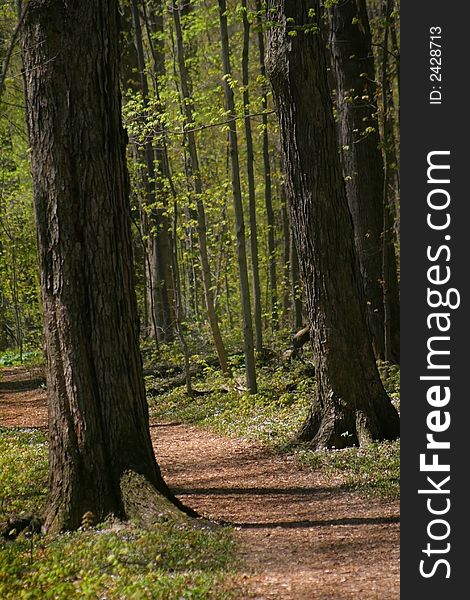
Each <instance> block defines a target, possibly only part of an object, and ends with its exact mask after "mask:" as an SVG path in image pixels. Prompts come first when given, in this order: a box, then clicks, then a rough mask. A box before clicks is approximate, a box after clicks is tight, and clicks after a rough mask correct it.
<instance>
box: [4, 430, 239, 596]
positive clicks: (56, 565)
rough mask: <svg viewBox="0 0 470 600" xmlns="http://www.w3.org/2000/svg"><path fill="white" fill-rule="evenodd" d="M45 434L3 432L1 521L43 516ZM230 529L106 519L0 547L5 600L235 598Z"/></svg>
mask: <svg viewBox="0 0 470 600" xmlns="http://www.w3.org/2000/svg"><path fill="white" fill-rule="evenodd" d="M46 488H47V444H46V437H45V434H44V433H43V432H42V431H37V430H14V429H1V430H0V494H1V495H0V503H1V518H0V520H1V521H4V520H5V519H6V517H7V516H8V515H10V514H11V513H37V512H38V511H39V509H40V507H41V505H42V503H43V502H44V498H45V494H46V491H47V489H46ZM233 550H234V548H233V541H232V535H231V531H230V529H228V528H221V527H218V528H214V527H208V526H200V525H194V524H193V523H191V522H190V521H189V522H184V523H176V522H173V521H171V520H168V519H167V520H162V522H160V523H158V524H156V525H155V526H154V527H153V528H151V529H140V528H138V527H136V526H135V525H133V524H123V523H118V522H107V523H104V524H101V525H100V526H99V527H97V528H95V529H86V530H81V531H78V532H75V533H70V534H64V535H59V536H56V537H54V538H44V537H43V536H38V535H35V536H34V537H33V538H30V539H26V538H25V537H24V535H23V534H21V535H20V536H19V538H18V539H17V540H16V541H14V542H11V541H8V542H7V541H1V542H0V598H2V599H5V600H22V599H38V600H43V599H45V598H61V599H62V598H63V599H65V598H67V600H68V599H69V598H70V599H73V598H77V599H78V598H114V599H116V600H118V599H119V600H121V599H123V598H126V600H127V599H129V600H131V599H135V600H137V599H138V600H140V599H141V598H142V599H143V598H168V599H175V600H176V599H178V600H179V599H180V598H188V599H189V598H192V599H202V598H216V599H217V600H218V599H224V598H230V597H232V592H231V590H230V569H231V568H232V564H233Z"/></svg>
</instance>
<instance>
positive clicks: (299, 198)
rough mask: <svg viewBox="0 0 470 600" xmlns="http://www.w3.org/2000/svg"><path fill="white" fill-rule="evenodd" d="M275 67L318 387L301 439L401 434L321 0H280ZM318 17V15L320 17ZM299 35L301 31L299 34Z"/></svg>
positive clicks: (272, 35)
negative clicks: (342, 145)
mask: <svg viewBox="0 0 470 600" xmlns="http://www.w3.org/2000/svg"><path fill="white" fill-rule="evenodd" d="M268 10H269V14H270V18H271V19H272V20H273V21H274V26H273V27H272V28H271V30H270V32H269V37H268V40H269V52H268V62H267V66H268V71H269V74H270V78H271V82H272V86H273V90H274V95H275V99H276V105H277V111H278V116H279V121H280V127H281V141H282V149H283V155H284V161H285V169H286V191H287V194H288V197H289V201H290V207H291V218H292V223H293V228H294V233H295V241H296V245H297V250H298V254H299V261H300V266H301V272H302V276H303V281H304V290H305V295H306V300H307V311H308V316H309V320H310V326H311V339H312V343H313V350H314V356H315V363H316V365H315V367H316V373H317V375H316V378H317V390H316V395H315V397H314V398H313V402H312V408H311V411H310V414H309V416H308V419H307V421H306V422H305V424H304V426H303V428H302V430H301V431H300V433H299V439H301V440H309V441H311V444H312V446H313V447H314V448H324V447H336V448H341V447H345V446H349V445H353V444H364V443H366V442H368V441H370V440H380V439H392V438H395V437H397V436H398V433H399V418H398V413H397V411H396V410H395V408H394V407H393V405H392V404H391V402H390V400H389V398H388V396H387V394H386V392H385V390H384V388H383V386H382V383H381V381H380V377H379V374H378V371H377V367H376V364H375V359H374V355H373V352H372V345H371V342H370V337H369V333H368V328H367V321H366V312H365V299H364V291H363V286H362V281H361V275H360V270H359V263H358V259H357V256H356V252H355V247H354V235H353V226H352V221H351V215H350V213H349V210H348V204H347V199H346V190H345V186H344V181H343V177H342V173H341V164H340V158H339V153H338V144H337V137H336V136H337V132H336V128H335V122H334V118H333V111H332V104H331V98H330V94H329V89H328V82H327V70H326V52H325V48H324V45H323V40H322V36H321V35H319V33H318V21H317V19H319V15H320V6H319V2H318V0H307V1H305V0H270V1H269V2H268ZM312 15H314V16H312ZM290 34H292V35H290Z"/></svg>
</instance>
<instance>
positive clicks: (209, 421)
mask: <svg viewBox="0 0 470 600" xmlns="http://www.w3.org/2000/svg"><path fill="white" fill-rule="evenodd" d="M309 358H310V357H309V354H308V353H306V356H305V358H304V362H299V361H295V362H292V363H289V364H277V365H276V366H264V367H260V368H258V388H259V391H258V393H257V394H254V395H251V394H248V393H247V392H246V391H243V389H242V382H243V371H242V370H241V369H240V367H241V365H240V364H235V378H234V381H229V380H226V379H224V378H223V377H222V376H221V374H220V372H219V371H218V370H216V369H214V368H210V367H207V368H206V369H205V370H204V372H203V373H202V375H201V376H200V377H199V378H196V379H195V380H194V388H195V389H196V390H197V393H196V395H195V396H194V398H190V397H189V396H188V394H187V393H186V389H185V387H184V386H180V387H176V388H174V389H172V390H170V391H169V392H167V393H165V394H161V395H159V396H158V397H155V398H149V403H150V407H151V415H152V417H153V418H156V419H159V420H162V421H175V420H176V421H182V422H185V423H191V424H195V425H199V426H203V427H208V428H210V429H211V430H213V431H216V432H217V433H221V434H224V435H230V436H236V437H245V438H248V439H250V440H253V441H259V442H262V443H264V444H267V445H269V446H270V447H271V448H272V449H273V450H274V451H276V452H281V453H286V452H291V453H293V456H294V458H295V459H296V462H297V464H298V466H299V467H300V468H312V469H321V470H324V471H328V472H330V473H332V474H337V475H338V474H339V475H341V477H342V478H343V479H344V481H345V484H346V485H347V486H349V487H351V488H352V489H354V490H357V491H360V492H361V493H365V494H374V495H380V496H382V497H386V498H389V499H396V498H398V497H399V470H400V442H399V441H396V442H388V443H380V444H371V445H369V446H367V447H363V448H347V449H345V450H335V451H313V450H310V449H309V448H308V447H305V446H303V447H297V448H295V449H294V450H293V449H292V446H291V444H290V442H291V441H292V439H293V437H294V435H295V433H296V432H297V430H298V428H299V426H300V425H301V424H302V422H303V421H304V419H305V417H306V415H307V412H308V408H309V405H310V402H311V398H312V394H313V393H314V389H315V378H314V376H312V370H311V365H310V363H309ZM237 369H238V370H237ZM379 371H380V374H381V376H382V380H383V382H384V386H385V389H386V390H387V392H388V394H389V396H390V398H391V399H392V402H393V404H394V405H395V406H396V407H397V408H398V409H399V399H400V395H399V385H400V371H399V367H397V366H395V365H382V366H381V367H380V368H379ZM147 384H148V386H149V387H151V386H152V378H151V377H150V378H148V381H147Z"/></svg>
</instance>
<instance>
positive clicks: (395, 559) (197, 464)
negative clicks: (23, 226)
mask: <svg viewBox="0 0 470 600" xmlns="http://www.w3.org/2000/svg"><path fill="white" fill-rule="evenodd" d="M1 373H2V378H1V379H0V426H2V427H5V426H7V427H45V426H47V409H46V392H45V390H44V389H43V388H41V387H40V385H41V383H42V378H41V374H40V373H39V372H38V371H36V370H33V371H27V370H25V369H22V368H9V369H3V370H2V371H1ZM151 431H152V439H153V442H154V446H155V451H156V455H157V459H158V462H159V464H160V466H161V468H162V472H163V474H164V476H165V478H166V480H167V482H168V484H169V485H170V487H171V488H172V489H173V490H174V491H175V493H176V494H177V495H178V497H180V498H181V499H182V500H183V502H184V503H185V504H187V505H189V506H191V507H193V508H195V509H196V510H197V511H198V512H199V513H200V514H202V515H204V516H206V517H209V518H212V519H215V520H223V521H226V522H229V523H231V524H233V526H234V527H235V536H236V538H237V541H238V554H239V556H238V557H239V559H241V568H240V571H239V572H238V574H237V576H236V584H237V587H239V588H240V589H241V590H242V591H241V592H240V598H242V599H245V598H246V599H249V598H250V599H251V598H256V599H259V600H261V599H273V598H274V599H286V600H392V599H393V600H395V599H398V598H399V503H398V502H396V501H395V502H390V501H386V500H382V499H377V498H366V497H364V496H361V495H360V494H357V493H353V492H351V491H348V490H347V489H346V487H345V486H344V482H343V481H342V479H341V478H340V477H332V476H331V475H326V474H325V473H322V472H321V471H320V472H316V471H312V470H310V469H306V470H299V469H298V468H297V466H296V465H295V464H294V462H293V458H292V457H290V456H288V455H287V456H278V455H273V454H272V453H270V452H269V451H268V450H266V448H264V447H262V446H260V445H257V444H254V443H252V442H248V441H246V440H243V439H231V438H227V437H222V436H219V435H215V434H213V433H211V432H208V431H206V430H202V429H200V428H196V427H192V426H188V425H185V424H181V423H153V424H152V425H151Z"/></svg>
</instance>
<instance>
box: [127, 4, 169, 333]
mask: <svg viewBox="0 0 470 600" xmlns="http://www.w3.org/2000/svg"><path fill="white" fill-rule="evenodd" d="M131 10H132V18H133V22H134V31H135V41H136V49H137V59H138V66H139V74H140V85H141V92H142V105H143V110H144V118H145V119H147V118H148V107H149V96H150V93H149V85H148V80H147V75H146V70H145V56H144V48H143V41H142V28H141V24H140V15H139V6H138V3H137V0H131ZM143 146H144V156H145V165H146V167H147V172H146V173H145V176H144V186H145V191H146V202H147V206H146V207H145V208H146V211H147V213H148V225H149V230H148V231H147V235H148V244H147V248H148V250H147V251H148V255H149V264H150V270H151V273H150V274H149V276H148V277H147V280H148V282H149V283H150V284H151V285H150V290H149V291H150V294H152V299H153V300H152V301H151V302H149V304H150V306H151V307H153V310H154V312H155V321H156V323H157V331H153V332H152V334H153V335H155V336H156V337H157V338H158V339H159V340H163V341H171V340H172V339H173V333H174V323H173V315H172V311H171V302H170V297H169V287H170V279H171V275H170V273H171V242H170V239H169V226H170V225H169V222H168V218H167V217H166V215H165V214H164V211H163V210H162V209H158V208H156V204H157V196H156V188H157V189H159V191H160V195H162V194H163V192H162V185H161V182H160V183H159V182H158V179H159V175H161V173H158V172H157V170H156V169H155V152H154V149H153V145H152V141H151V140H150V139H149V138H148V136H147V138H146V140H145V142H144V144H143ZM162 163H163V157H162V156H161V153H160V156H159V160H158V161H157V164H158V166H159V171H160V172H161V171H162Z"/></svg>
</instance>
